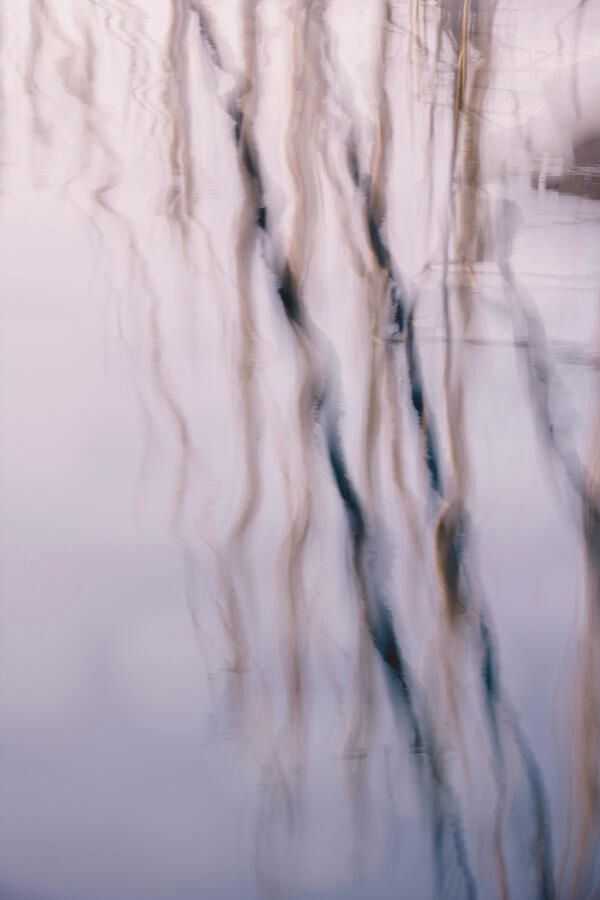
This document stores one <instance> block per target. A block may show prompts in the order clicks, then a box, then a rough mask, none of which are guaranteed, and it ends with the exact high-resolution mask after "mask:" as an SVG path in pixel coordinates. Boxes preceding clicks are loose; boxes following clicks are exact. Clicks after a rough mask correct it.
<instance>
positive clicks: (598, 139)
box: [545, 133, 600, 200]
mask: <svg viewBox="0 0 600 900" xmlns="http://www.w3.org/2000/svg"><path fill="white" fill-rule="evenodd" d="M545 187H546V188H547V189H549V190H554V191H558V192H559V193H561V194H574V195H575V196H577V197H588V198H589V199H590V200H600V133H598V134H593V135H590V136H589V137H587V138H584V139H583V140H582V141H580V142H579V143H576V144H574V145H573V156H572V159H571V160H569V161H567V163H566V164H565V166H564V169H563V171H562V172H561V174H560V175H548V176H546V179H545Z"/></svg>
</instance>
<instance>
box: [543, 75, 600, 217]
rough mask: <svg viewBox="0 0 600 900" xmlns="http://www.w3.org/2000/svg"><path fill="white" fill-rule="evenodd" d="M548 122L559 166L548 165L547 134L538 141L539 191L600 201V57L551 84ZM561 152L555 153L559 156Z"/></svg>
mask: <svg viewBox="0 0 600 900" xmlns="http://www.w3.org/2000/svg"><path fill="white" fill-rule="evenodd" d="M545 94H546V98H547V110H546V115H547V122H548V124H549V125H550V128H551V131H552V132H553V135H552V137H553V140H552V139H551V142H550V143H551V144H556V141H558V146H559V147H560V150H559V152H558V154H557V155H556V159H555V164H554V165H552V167H549V166H548V164H547V159H548V158H547V153H548V148H547V147H545V146H543V145H542V141H541V140H540V138H541V137H543V135H544V134H546V135H547V134H548V132H547V131H546V130H545V129H538V130H537V139H536V137H534V136H532V141H531V144H532V147H533V148H534V149H535V151H537V152H536V159H537V165H536V168H535V170H534V173H533V178H532V181H533V184H534V186H535V187H545V188H546V189H548V190H555V191H559V192H560V193H561V194H573V195H575V196H578V197H588V198H589V199H592V200H600V107H599V106H598V97H599V96H600V57H594V58H592V59H587V60H585V61H584V62H581V63H577V64H576V65H574V66H569V67H567V68H564V69H561V70H559V71H558V72H556V73H555V74H554V75H553V76H552V77H551V78H549V79H548V82H547V83H546V90H545ZM556 149H557V148H556V146H554V147H551V152H552V153H553V155H554V153H555V151H556Z"/></svg>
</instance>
